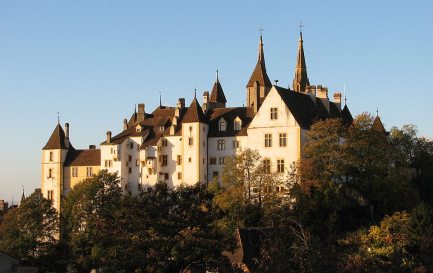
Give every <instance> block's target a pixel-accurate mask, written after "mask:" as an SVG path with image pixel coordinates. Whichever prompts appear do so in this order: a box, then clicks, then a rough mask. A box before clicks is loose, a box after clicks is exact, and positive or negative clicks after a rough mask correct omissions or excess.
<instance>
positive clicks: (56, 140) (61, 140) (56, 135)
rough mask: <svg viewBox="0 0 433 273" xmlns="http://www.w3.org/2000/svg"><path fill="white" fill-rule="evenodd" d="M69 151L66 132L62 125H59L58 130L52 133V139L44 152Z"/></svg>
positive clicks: (55, 129) (44, 148)
mask: <svg viewBox="0 0 433 273" xmlns="http://www.w3.org/2000/svg"><path fill="white" fill-rule="evenodd" d="M54 149H68V147H66V144H65V131H63V128H62V126H61V125H60V123H57V126H56V128H54V131H53V132H52V133H51V136H50V139H49V140H48V142H47V144H45V146H44V147H43V148H42V150H54Z"/></svg>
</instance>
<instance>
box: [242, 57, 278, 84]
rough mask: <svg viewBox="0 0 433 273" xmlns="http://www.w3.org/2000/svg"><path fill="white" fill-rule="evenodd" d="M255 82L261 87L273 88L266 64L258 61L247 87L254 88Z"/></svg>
mask: <svg viewBox="0 0 433 273" xmlns="http://www.w3.org/2000/svg"><path fill="white" fill-rule="evenodd" d="M255 82H258V83H259V86H268V87H271V86H272V83H271V81H270V80H269V77H268V74H267V73H266V67H265V64H264V63H263V62H261V61H260V60H259V61H257V64H256V67H255V68H254V71H253V74H251V77H250V80H249V81H248V84H247V87H253V86H254V83H255Z"/></svg>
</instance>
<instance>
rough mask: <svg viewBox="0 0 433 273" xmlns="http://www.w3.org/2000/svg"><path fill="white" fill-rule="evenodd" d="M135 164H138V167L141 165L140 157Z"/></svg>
mask: <svg viewBox="0 0 433 273" xmlns="http://www.w3.org/2000/svg"><path fill="white" fill-rule="evenodd" d="M135 166H137V167H138V166H140V159H136V160H135Z"/></svg>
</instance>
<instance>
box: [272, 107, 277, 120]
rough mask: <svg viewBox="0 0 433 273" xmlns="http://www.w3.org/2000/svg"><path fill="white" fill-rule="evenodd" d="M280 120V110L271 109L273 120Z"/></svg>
mask: <svg viewBox="0 0 433 273" xmlns="http://www.w3.org/2000/svg"><path fill="white" fill-rule="evenodd" d="M275 119H278V108H271V120H275Z"/></svg>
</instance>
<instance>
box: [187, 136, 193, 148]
mask: <svg viewBox="0 0 433 273" xmlns="http://www.w3.org/2000/svg"><path fill="white" fill-rule="evenodd" d="M193 143H194V141H193V139H192V137H190V138H188V144H189V146H192V144H193Z"/></svg>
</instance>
